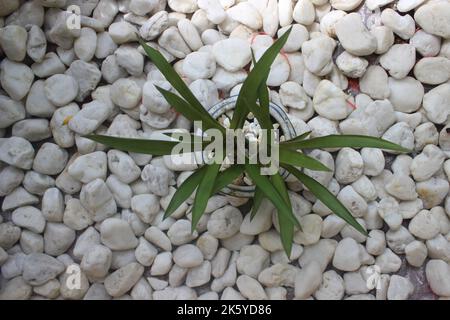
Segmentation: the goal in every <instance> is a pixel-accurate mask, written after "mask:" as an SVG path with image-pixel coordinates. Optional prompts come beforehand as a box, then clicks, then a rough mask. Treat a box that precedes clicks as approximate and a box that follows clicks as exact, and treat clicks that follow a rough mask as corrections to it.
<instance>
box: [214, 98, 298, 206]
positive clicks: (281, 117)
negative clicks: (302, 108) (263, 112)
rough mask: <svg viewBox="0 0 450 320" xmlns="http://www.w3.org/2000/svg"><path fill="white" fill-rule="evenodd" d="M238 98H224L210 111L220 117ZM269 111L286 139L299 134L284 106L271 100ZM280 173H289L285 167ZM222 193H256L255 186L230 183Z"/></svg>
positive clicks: (245, 195) (239, 194)
mask: <svg viewBox="0 0 450 320" xmlns="http://www.w3.org/2000/svg"><path fill="white" fill-rule="evenodd" d="M237 98H238V96H232V97H229V98H227V99H225V100H222V101H221V102H219V103H217V104H215V105H214V106H212V107H211V108H210V109H209V110H208V111H209V113H210V114H211V116H212V117H213V118H215V119H218V118H219V117H220V116H221V115H223V114H224V113H226V112H228V111H230V110H233V109H234V108H235V105H236V100H237ZM269 112H270V115H271V116H272V118H273V119H274V120H275V122H276V123H278V124H279V125H280V130H281V132H282V134H283V135H284V136H285V138H286V140H289V139H292V138H294V137H296V136H297V134H296V132H295V129H294V126H293V125H292V123H291V121H290V120H289V117H288V115H287V113H286V112H285V111H284V110H283V108H281V107H280V106H279V105H277V104H275V103H272V102H270V104H269ZM280 173H281V175H282V176H283V177H284V178H286V177H287V176H288V175H289V174H288V173H287V172H286V171H285V170H283V169H281V170H280ZM221 193H222V194H226V195H230V196H234V197H240V198H251V197H253V195H254V193H255V186H247V185H246V186H241V185H235V184H230V185H228V187H226V188H224V189H222V191H221Z"/></svg>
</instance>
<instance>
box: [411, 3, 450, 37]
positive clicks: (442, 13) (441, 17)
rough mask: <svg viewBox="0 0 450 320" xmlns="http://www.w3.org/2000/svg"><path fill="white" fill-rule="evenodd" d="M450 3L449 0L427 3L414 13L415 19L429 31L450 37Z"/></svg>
mask: <svg viewBox="0 0 450 320" xmlns="http://www.w3.org/2000/svg"><path fill="white" fill-rule="evenodd" d="M449 19H450V3H448V2H447V1H437V2H431V3H427V4H425V5H423V6H421V7H419V9H417V10H416V12H415V13H414V20H416V22H417V24H418V25H419V26H421V27H422V29H423V30H425V31H426V32H428V33H431V34H435V35H437V36H440V37H443V38H444V39H448V38H450V26H449V24H448V21H449Z"/></svg>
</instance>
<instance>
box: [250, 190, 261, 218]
mask: <svg viewBox="0 0 450 320" xmlns="http://www.w3.org/2000/svg"><path fill="white" fill-rule="evenodd" d="M263 199H264V193H263V192H262V191H261V189H260V188H258V186H255V194H254V195H253V206H252V211H251V212H250V221H251V220H253V218H254V217H255V216H256V213H257V212H258V209H259V207H260V206H261V203H262V201H263Z"/></svg>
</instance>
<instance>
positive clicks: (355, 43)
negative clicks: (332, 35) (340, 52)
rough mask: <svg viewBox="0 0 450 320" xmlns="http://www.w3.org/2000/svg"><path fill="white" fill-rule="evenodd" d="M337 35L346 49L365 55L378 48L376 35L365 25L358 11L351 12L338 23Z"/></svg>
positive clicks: (352, 52) (358, 54)
mask: <svg viewBox="0 0 450 320" xmlns="http://www.w3.org/2000/svg"><path fill="white" fill-rule="evenodd" d="M335 28H336V36H337V37H338V39H339V41H340V42H341V44H342V46H343V47H344V48H345V50H346V51H348V52H349V53H351V54H353V55H355V56H365V55H369V54H371V53H373V52H374V51H375V50H376V49H377V42H376V39H375V37H374V36H373V35H372V34H371V33H370V32H369V31H368V30H367V28H366V27H365V26H364V24H363V22H362V20H361V16H360V15H359V14H358V13H350V14H347V15H346V16H344V17H342V18H341V19H340V20H339V21H338V22H337V23H336V26H335Z"/></svg>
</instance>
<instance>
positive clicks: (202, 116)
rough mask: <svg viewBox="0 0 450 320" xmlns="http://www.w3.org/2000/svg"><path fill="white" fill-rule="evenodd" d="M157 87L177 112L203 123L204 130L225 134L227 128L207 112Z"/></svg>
mask: <svg viewBox="0 0 450 320" xmlns="http://www.w3.org/2000/svg"><path fill="white" fill-rule="evenodd" d="M155 87H156V89H158V91H159V92H160V93H161V94H162V95H163V97H164V98H165V99H166V101H167V102H168V103H169V104H170V105H171V106H172V107H174V108H175V110H176V111H178V112H179V113H181V114H182V115H183V116H185V117H186V118H188V119H189V120H191V121H201V122H202V126H203V130H207V129H210V128H214V129H218V130H220V131H221V132H223V133H224V132H225V128H224V127H222V126H221V125H220V124H219V123H218V122H217V121H216V120H215V119H214V118H213V117H212V116H211V115H210V114H209V113H208V112H207V111H206V110H204V109H203V110H200V111H199V110H197V109H196V108H194V107H193V106H192V105H190V104H189V103H187V102H186V101H185V100H184V99H183V98H181V97H179V96H177V95H176V94H175V93H173V92H170V91H168V90H165V89H163V88H161V87H159V86H155Z"/></svg>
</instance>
